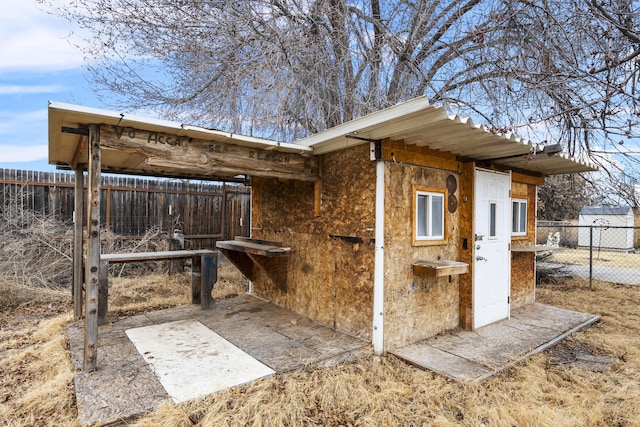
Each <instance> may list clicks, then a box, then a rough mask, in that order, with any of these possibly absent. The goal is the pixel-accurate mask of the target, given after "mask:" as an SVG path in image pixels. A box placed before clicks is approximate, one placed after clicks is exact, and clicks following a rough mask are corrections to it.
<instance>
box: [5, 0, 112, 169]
mask: <svg viewBox="0 0 640 427" xmlns="http://www.w3.org/2000/svg"><path fill="white" fill-rule="evenodd" d="M2 6H3V8H2V13H0V40H1V42H0V168H7V169H26V170H39V171H54V170H55V168H54V167H53V166H50V165H49V164H48V162H47V142H48V130H47V103H48V101H49V100H52V101H60V102H66V103H71V104H79V105H85V106H89V107H97V108H105V106H104V105H101V104H100V103H99V101H98V100H97V98H96V96H95V95H94V93H93V92H92V91H91V90H90V87H89V84H88V82H87V80H86V72H85V70H84V69H83V68H82V65H83V60H82V55H81V54H80V52H79V51H78V50H77V49H76V48H74V47H72V46H71V44H70V43H69V41H68V40H67V38H68V36H69V34H70V33H71V32H73V31H75V29H74V28H73V27H72V26H71V24H69V23H68V22H67V21H65V20H63V19H61V18H58V17H55V16H52V15H49V14H47V13H46V12H44V11H42V10H39V9H38V6H37V5H36V3H35V0H3V1H2Z"/></svg>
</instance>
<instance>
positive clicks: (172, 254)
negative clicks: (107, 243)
mask: <svg viewBox="0 0 640 427" xmlns="http://www.w3.org/2000/svg"><path fill="white" fill-rule="evenodd" d="M214 252H215V251H212V250H209V249H197V250H181V251H161V252H133V253H123V254H101V255H100V260H101V261H108V262H110V263H127V262H145V261H162V260H168V259H179V258H190V257H194V256H199V255H206V254H212V253H214Z"/></svg>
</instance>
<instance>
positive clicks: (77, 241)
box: [72, 165, 84, 319]
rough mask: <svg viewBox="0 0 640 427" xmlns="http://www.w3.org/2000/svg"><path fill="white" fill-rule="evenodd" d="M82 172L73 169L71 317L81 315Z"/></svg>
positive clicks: (78, 169)
mask: <svg viewBox="0 0 640 427" xmlns="http://www.w3.org/2000/svg"><path fill="white" fill-rule="evenodd" d="M83 186H84V173H83V172H82V166H81V165H78V166H77V167H76V169H75V184H74V194H73V198H74V199H73V209H74V210H73V288H72V289H73V291H72V295H73V317H74V318H76V319H80V318H81V317H82V284H83V283H84V269H83V268H82V266H83V262H82V261H83V260H82V258H83V256H82V255H83V254H82V240H83V238H82V230H83V226H82V222H83V220H84V189H83Z"/></svg>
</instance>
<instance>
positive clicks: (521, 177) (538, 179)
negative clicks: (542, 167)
mask: <svg viewBox="0 0 640 427" xmlns="http://www.w3.org/2000/svg"><path fill="white" fill-rule="evenodd" d="M511 180H512V181H514V182H522V183H524V184H533V185H544V175H542V174H536V175H530V174H524V173H520V172H515V171H514V172H512V173H511Z"/></svg>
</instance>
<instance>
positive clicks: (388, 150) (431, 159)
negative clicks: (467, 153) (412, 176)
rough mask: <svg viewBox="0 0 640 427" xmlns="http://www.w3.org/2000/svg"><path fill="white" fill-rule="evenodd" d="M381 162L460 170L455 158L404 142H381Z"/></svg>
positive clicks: (459, 164) (453, 170)
mask: <svg viewBox="0 0 640 427" xmlns="http://www.w3.org/2000/svg"><path fill="white" fill-rule="evenodd" d="M382 160H385V161H391V162H395V163H406V164H410V165H416V166H425V167H431V168H436V169H444V170H448V171H452V172H459V171H460V170H461V168H462V165H461V163H460V162H459V161H458V160H457V159H456V156H455V155H453V154H451V153H449V152H446V151H438V150H432V149H430V148H427V147H418V146H417V145H413V144H405V143H404V141H390V140H388V139H387V140H384V141H382Z"/></svg>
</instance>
